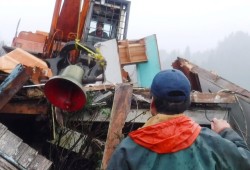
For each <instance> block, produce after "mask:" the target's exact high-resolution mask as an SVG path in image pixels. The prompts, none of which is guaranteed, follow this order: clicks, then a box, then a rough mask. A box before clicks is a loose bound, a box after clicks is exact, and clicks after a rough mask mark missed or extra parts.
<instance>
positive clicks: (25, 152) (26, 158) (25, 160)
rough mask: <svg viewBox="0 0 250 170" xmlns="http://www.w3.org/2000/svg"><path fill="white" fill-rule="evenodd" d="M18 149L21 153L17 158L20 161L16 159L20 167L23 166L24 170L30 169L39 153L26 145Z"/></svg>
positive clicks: (23, 144)
mask: <svg viewBox="0 0 250 170" xmlns="http://www.w3.org/2000/svg"><path fill="white" fill-rule="evenodd" d="M25 145H26V146H25ZM18 149H19V150H20V152H19V154H18V155H17V157H18V159H16V160H17V162H18V163H19V164H20V165H22V166H23V167H24V168H28V166H29V165H30V164H31V162H32V161H33V160H34V159H35V157H36V156H37V153H38V152H37V151H36V150H35V149H33V148H31V147H29V146H28V145H27V144H25V143H22V144H21V145H20V147H19V148H18Z"/></svg>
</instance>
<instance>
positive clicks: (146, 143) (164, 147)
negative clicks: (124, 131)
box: [129, 115, 201, 153]
mask: <svg viewBox="0 0 250 170" xmlns="http://www.w3.org/2000/svg"><path fill="white" fill-rule="evenodd" d="M151 119H152V118H151ZM153 119H154V117H153ZM149 121H151V122H152V120H149ZM146 124H147V123H146ZM200 130H201V127H200V126H199V124H197V123H195V122H194V121H193V120H191V119H190V118H189V117H187V116H185V115H181V116H178V117H175V118H171V119H170V120H168V119H166V121H163V122H160V123H156V124H153V125H150V126H146V127H143V128H141V129H138V130H136V131H133V132H131V133H129V136H130V138H131V139H132V140H133V141H134V142H135V143H137V144H138V145H141V146H143V147H145V148H148V149H149V150H152V151H154V152H157V153H173V152H177V151H180V150H183V149H185V148H188V147H189V146H191V145H192V144H193V142H194V141H195V139H196V138H197V137H198V135H199V133H200Z"/></svg>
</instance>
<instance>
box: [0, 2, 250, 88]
mask: <svg viewBox="0 0 250 170" xmlns="http://www.w3.org/2000/svg"><path fill="white" fill-rule="evenodd" d="M54 3H55V0H22V1H20V0H11V1H6V0H0V22H1V23H2V24H1V27H0V41H4V43H5V44H10V43H11V41H12V38H13V37H14V35H15V33H16V31H18V32H19V31H32V32H35V31H36V30H40V31H47V32H49V29H50V24H51V19H52V14H53V9H54ZM249 9H250V1H248V0H220V1H218V0H202V1H200V0H188V1H187V0H174V1H173V0H165V1H161V0H154V1H145V0H131V10H130V18H129V25H128V27H129V28H128V35H127V38H128V39H140V38H143V37H146V36H149V35H152V34H156V36H157V42H158V48H159V51H160V58H161V61H162V63H161V64H162V68H169V67H171V63H172V62H173V61H174V60H175V59H176V57H177V56H180V57H183V58H186V59H188V60H190V61H191V62H194V63H195V64H198V65H199V66H201V67H203V68H205V69H207V70H209V71H210V70H212V71H213V72H216V73H217V74H218V75H220V76H222V77H223V78H225V79H227V80H229V81H232V82H234V83H235V84H237V85H240V86H242V87H243V88H246V89H248V90H249V89H250V79H248V77H249V72H248V69H247V68H248V67H249V58H250V57H249V55H250V53H249V49H250V48H249V46H250V43H249V33H250V10H249ZM19 19H21V22H20V25H19V27H18V30H16V28H17V23H18V20H19Z"/></svg>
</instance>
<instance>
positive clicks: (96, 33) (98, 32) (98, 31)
mask: <svg viewBox="0 0 250 170" xmlns="http://www.w3.org/2000/svg"><path fill="white" fill-rule="evenodd" d="M103 27H104V24H103V22H97V24H96V30H95V31H92V32H91V33H90V35H92V36H96V37H100V38H109V37H108V34H107V33H106V32H104V31H103Z"/></svg>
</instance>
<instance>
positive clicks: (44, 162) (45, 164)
mask: <svg viewBox="0 0 250 170" xmlns="http://www.w3.org/2000/svg"><path fill="white" fill-rule="evenodd" d="M51 164H52V162H51V161H49V160H48V159H46V158H45V157H43V156H41V155H37V156H36V157H35V159H34V160H33V162H32V163H31V164H30V165H29V167H28V168H27V169H28V170H47V169H49V168H50V166H51Z"/></svg>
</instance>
